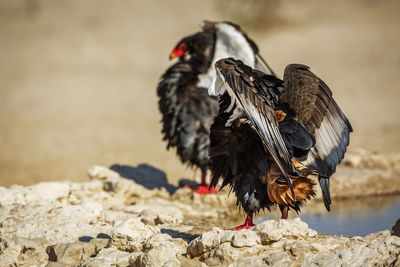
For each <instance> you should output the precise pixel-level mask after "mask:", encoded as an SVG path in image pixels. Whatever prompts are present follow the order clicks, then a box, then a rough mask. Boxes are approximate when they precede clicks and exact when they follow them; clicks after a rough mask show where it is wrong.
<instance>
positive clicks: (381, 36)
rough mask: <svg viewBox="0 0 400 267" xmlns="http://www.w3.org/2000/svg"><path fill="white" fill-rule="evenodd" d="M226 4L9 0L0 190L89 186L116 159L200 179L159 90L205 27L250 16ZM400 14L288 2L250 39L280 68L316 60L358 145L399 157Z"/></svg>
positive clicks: (3, 14) (3, 5) (2, 16)
mask: <svg viewBox="0 0 400 267" xmlns="http://www.w3.org/2000/svg"><path fill="white" fill-rule="evenodd" d="M216 2H218V3H219V5H218V6H219V7H220V9H216V8H215V7H216V4H215V3H216ZM226 3H229V2H228V1H223V2H221V1H215V0H202V1H183V0H182V1H178V0H172V1H129V2H128V1H122V0H118V1H107V0H101V1H94V0H91V1H89V0H88V1H78V0H70V1H62V0H57V1H54V0H46V1H39V0H26V1H12V0H9V1H7V0H0V58H1V60H0V185H3V186H7V185H10V184H24V185H26V184H32V183H36V182H38V181H41V180H60V179H68V180H73V181H79V180H84V179H87V178H86V170H87V169H88V168H89V167H90V166H92V165H95V164H98V165H103V166H110V165H112V164H116V163H117V164H125V165H130V166H136V165H138V164H140V163H147V164H150V165H152V166H154V167H156V168H159V169H161V170H163V171H165V172H166V173H167V175H168V178H169V180H170V181H172V182H174V183H175V182H176V181H177V180H178V179H179V178H182V177H188V178H195V177H196V178H197V176H198V175H199V174H198V173H197V174H196V173H194V172H193V171H191V170H188V169H186V168H185V167H184V166H182V164H180V162H179V161H178V159H177V157H176V156H175V154H174V152H167V151H166V150H165V143H164V142H162V141H161V134H160V129H161V125H160V123H159V121H160V118H161V116H160V114H159V111H158V106H157V97H156V86H157V83H158V79H159V76H160V75H161V74H162V73H163V71H164V70H165V69H166V68H167V67H168V66H169V65H170V64H171V63H170V62H169V61H168V54H169V52H170V50H171V49H172V48H173V46H174V45H175V44H176V42H177V41H178V40H179V39H180V38H181V37H183V36H184V35H187V34H190V33H192V32H195V31H197V29H198V28H197V25H198V23H199V21H201V20H202V19H210V20H222V19H228V20H233V21H240V19H241V17H240V16H238V15H237V13H234V12H227V11H226V10H225V11H223V12H222V10H221V5H222V6H223V5H224V4H226ZM226 9H227V10H229V7H226ZM269 12H270V11H269V10H266V12H265V13H266V15H268V14H269ZM399 12H400V2H398V1H373V0H355V1H344V0H340V1H316V0H303V1H296V3H293V1H283V2H282V4H281V5H280V6H279V9H278V11H277V12H276V14H275V16H277V18H278V20H277V21H276V22H275V23H273V25H272V26H271V25H269V24H265V25H263V24H257V25H247V27H248V29H247V32H248V33H249V35H250V36H251V37H252V38H253V39H255V40H256V41H257V43H258V45H259V47H260V50H261V54H262V55H263V56H264V57H265V58H266V59H267V61H268V63H269V64H270V66H272V67H273V68H274V69H275V71H276V72H277V73H279V74H280V73H282V72H283V69H284V67H285V66H286V65H287V64H289V63H295V62H296V63H304V64H307V65H309V66H311V68H312V70H313V71H314V72H315V73H317V74H318V75H319V76H320V77H322V78H323V79H324V80H325V81H326V83H327V84H328V85H329V86H330V87H331V89H332V90H333V92H334V95H335V98H336V100H337V102H338V103H339V104H340V106H341V107H342V108H343V110H344V111H345V113H346V114H348V117H349V118H350V120H351V122H352V124H353V126H354V129H355V133H354V134H353V135H352V144H351V149H356V148H365V149H368V150H377V151H380V152H383V153H394V152H399V151H400V141H399V140H400V121H399V119H398V117H397V116H398V114H399V111H400V107H399V104H398V103H397V102H398V99H399V96H400V93H399V88H400V80H399V79H398V75H399V73H400V72H399V71H400V50H399V48H398V43H399V41H400V31H399V29H398V26H399V25H400V17H399V16H398V14H399ZM232 14H235V15H232ZM246 15H247V16H248V13H246Z"/></svg>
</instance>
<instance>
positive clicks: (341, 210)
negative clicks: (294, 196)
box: [256, 196, 400, 236]
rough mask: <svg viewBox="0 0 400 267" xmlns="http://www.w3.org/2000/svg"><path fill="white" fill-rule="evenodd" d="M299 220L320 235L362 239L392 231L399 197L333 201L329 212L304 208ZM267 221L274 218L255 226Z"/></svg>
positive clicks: (398, 213) (398, 212) (399, 211)
mask: <svg viewBox="0 0 400 267" xmlns="http://www.w3.org/2000/svg"><path fill="white" fill-rule="evenodd" d="M314 206H315V207H314ZM306 208H307V204H306ZM290 217H292V218H293V217H297V215H296V214H295V213H293V212H291V213H290V216H289V218H290ZM299 217H300V218H301V219H302V220H303V221H304V222H306V223H307V224H308V225H309V227H310V228H311V229H314V230H316V231H318V232H320V233H327V234H337V235H345V236H365V235H368V234H370V233H374V232H377V231H383V230H391V229H392V226H393V225H394V224H395V222H396V220H397V219H398V218H400V196H380V197H369V198H364V199H356V200H342V201H337V200H334V201H333V205H332V207H331V212H327V211H324V208H323V204H322V203H318V204H316V205H313V207H312V208H308V209H305V210H304V212H302V213H301V214H300V215H299ZM266 219H276V216H266V217H261V218H258V219H257V220H256V223H259V222H261V221H264V220H266Z"/></svg>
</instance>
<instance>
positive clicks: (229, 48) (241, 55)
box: [197, 22, 268, 95]
mask: <svg viewBox="0 0 400 267" xmlns="http://www.w3.org/2000/svg"><path fill="white" fill-rule="evenodd" d="M215 29H216V42H215V50H214V57H213V61H212V62H211V66H210V68H208V71H207V73H205V74H200V75H198V78H199V81H198V83H197V86H199V87H204V88H210V86H211V87H212V86H213V84H215V79H216V75H215V62H217V61H218V60H220V59H223V58H227V57H232V58H234V59H240V60H241V61H243V63H245V64H246V65H248V66H250V67H252V68H254V67H255V64H256V55H255V54H254V51H253V49H252V48H251V46H250V44H249V43H248V42H247V40H246V38H245V37H244V36H243V34H242V33H241V32H239V31H238V30H236V29H235V27H234V26H232V25H230V24H228V23H224V22H219V23H216V24H215ZM267 73H268V72H267ZM214 88H215V89H217V87H214ZM215 89H211V88H210V89H209V90H208V93H209V94H210V95H221V94H223V92H224V91H225V89H223V91H222V92H221V93H217V92H216V91H215Z"/></svg>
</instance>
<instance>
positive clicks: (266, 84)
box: [214, 58, 295, 194]
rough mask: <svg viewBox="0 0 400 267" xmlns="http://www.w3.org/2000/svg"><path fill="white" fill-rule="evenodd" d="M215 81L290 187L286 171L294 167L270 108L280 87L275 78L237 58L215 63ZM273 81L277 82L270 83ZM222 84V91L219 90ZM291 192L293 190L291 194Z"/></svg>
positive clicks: (278, 93) (273, 104)
mask: <svg viewBox="0 0 400 267" xmlns="http://www.w3.org/2000/svg"><path fill="white" fill-rule="evenodd" d="M215 68H216V71H217V81H216V83H215V87H216V88H215V89H214V91H216V92H222V91H225V90H226V91H227V92H228V94H229V95H230V97H231V108H232V107H233V105H234V104H236V107H237V108H239V109H240V110H242V111H243V112H244V113H245V114H246V115H247V117H248V118H249V119H250V121H251V122H252V124H253V127H254V129H255V130H256V131H257V133H258V135H259V136H260V138H261V139H262V140H263V143H264V146H265V148H266V150H267V151H268V152H269V154H270V155H271V156H272V158H273V159H274V161H275V162H276V163H277V165H278V166H279V168H280V170H281V172H282V173H283V174H284V175H285V176H286V179H287V180H288V182H289V185H290V186H291V180H290V178H289V176H288V173H290V172H292V171H294V170H295V168H294V166H293V164H292V161H291V157H290V155H289V152H288V151H287V148H286V146H285V142H284V140H283V137H282V136H281V133H280V131H279V128H278V122H277V120H276V118H275V114H274V107H275V105H276V104H277V102H278V99H279V96H280V94H281V92H282V91H283V90H284V89H283V87H281V86H279V84H278V81H279V82H281V81H280V80H279V79H277V78H275V77H272V76H268V77H271V78H273V79H268V80H267V79H263V78H262V75H266V74H263V73H261V72H259V71H253V70H252V69H251V68H250V67H248V66H246V65H244V64H243V62H241V61H240V60H234V59H232V58H227V59H222V60H220V61H218V62H217V63H216V64H215ZM273 81H277V83H274V82H273ZM220 87H224V88H225V90H220ZM292 194H293V193H292Z"/></svg>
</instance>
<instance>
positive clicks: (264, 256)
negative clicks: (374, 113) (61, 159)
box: [0, 161, 400, 267]
mask: <svg viewBox="0 0 400 267" xmlns="http://www.w3.org/2000/svg"><path fill="white" fill-rule="evenodd" d="M356 163H357V164H361V163H358V161H356V162H355V163H354V164H356ZM379 166H380V165H379ZM383 166H386V165H383ZM89 176H90V178H91V180H90V181H88V182H85V183H70V182H48V183H39V184H36V185H33V186H28V187H22V186H12V187H11V188H8V189H7V188H3V187H0V204H1V205H0V220H1V225H0V266H76V265H79V264H80V265H82V266H307V267H310V266H331V265H338V266H340V265H341V266H374V265H377V266H396V264H397V265H398V264H400V237H398V236H396V235H399V234H398V233H399V231H398V229H399V227H398V224H399V223H397V224H396V226H394V227H393V231H392V234H391V233H390V232H389V231H382V232H377V233H373V234H370V235H368V236H365V237H345V236H336V235H327V234H323V233H317V232H316V231H315V230H312V229H310V228H309V227H308V225H307V224H306V223H304V222H302V221H301V220H300V219H299V218H296V219H290V220H267V221H264V222H262V223H260V224H258V225H257V226H256V227H254V228H252V229H247V230H241V231H232V230H225V229H223V227H225V226H227V225H222V222H224V221H227V220H228V219H231V221H230V223H231V224H232V223H233V221H234V220H235V218H238V219H240V220H242V216H241V215H240V214H239V213H238V212H237V208H236V207H235V199H234V198H233V196H232V195H231V196H229V197H228V196H227V193H226V192H220V193H218V194H213V195H194V194H193V193H192V191H191V190H189V189H178V190H176V191H175V192H174V193H173V194H172V195H171V194H170V193H168V192H167V191H166V190H165V189H163V188H162V189H148V188H146V187H144V186H142V185H140V184H137V183H135V182H134V181H132V180H130V179H126V178H122V177H120V175H119V174H118V173H116V172H114V171H112V170H110V169H107V168H104V167H99V166H95V167H92V168H91V169H90V170H89ZM232 218H233V219H232ZM393 223H394V222H393ZM216 225H217V226H218V227H216Z"/></svg>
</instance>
